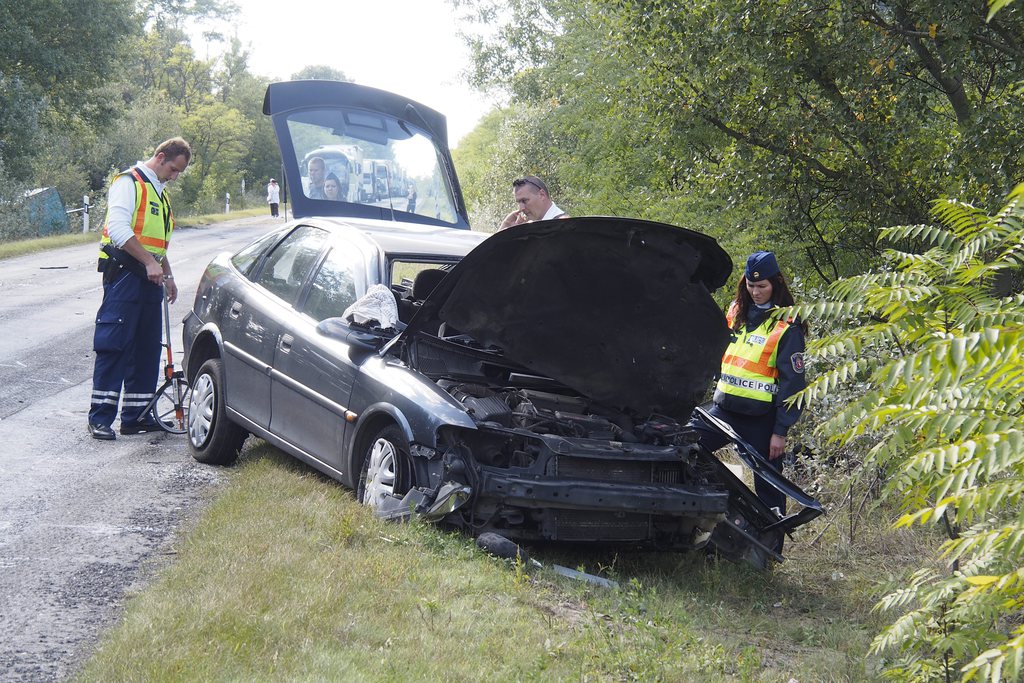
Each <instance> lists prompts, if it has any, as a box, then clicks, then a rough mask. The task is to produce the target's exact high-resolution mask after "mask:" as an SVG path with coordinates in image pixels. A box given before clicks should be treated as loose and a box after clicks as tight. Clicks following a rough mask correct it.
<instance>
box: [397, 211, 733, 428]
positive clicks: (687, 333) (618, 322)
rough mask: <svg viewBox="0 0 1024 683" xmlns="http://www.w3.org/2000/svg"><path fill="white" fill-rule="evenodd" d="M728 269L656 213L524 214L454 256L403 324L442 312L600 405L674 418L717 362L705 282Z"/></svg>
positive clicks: (715, 249) (702, 242)
mask: <svg viewBox="0 0 1024 683" xmlns="http://www.w3.org/2000/svg"><path fill="white" fill-rule="evenodd" d="M731 272H732V262H731V260H730V259H729V256H728V254H726V253H725V251H724V250H722V248H721V247H719V246H718V243H717V242H715V240H714V239H712V238H710V237H708V236H707V235H702V234H700V233H697V232H693V231H691V230H686V229H683V228H678V227H675V226H671V225H666V224H663V223H653V222H649V221H642V220H635V219H627V218H606V217H581V218H569V219H561V220H551V221H541V222H537V223H527V224H524V225H520V226H516V227H513V228H509V229H507V230H503V231H501V232H498V233H495V234H494V235H492V236H491V237H489V238H487V240H485V241H484V242H482V243H481V244H480V245H479V246H477V247H476V248H475V249H474V250H473V251H471V252H470V253H469V254H468V255H467V256H466V257H465V258H464V259H462V261H461V262H460V263H459V264H458V265H457V266H456V267H455V268H454V269H453V270H452V272H451V273H450V274H449V275H448V276H447V277H445V278H444V280H442V281H441V283H440V284H439V285H438V286H437V288H436V289H435V290H434V291H433V292H432V293H431V295H430V296H429V297H428V298H427V300H426V301H425V302H424V304H423V306H422V308H421V310H420V311H419V312H418V313H417V314H416V316H415V317H414V318H413V320H412V321H411V323H410V325H409V328H408V329H407V330H406V331H405V332H404V333H403V334H404V335H406V337H407V338H408V336H409V335H415V334H417V333H418V332H419V331H420V330H422V329H429V328H426V325H427V324H432V323H436V322H437V321H442V322H444V323H446V329H450V328H455V329H456V330H458V332H460V333H464V334H468V335H470V336H472V337H473V338H474V339H475V340H476V341H477V342H479V344H481V345H482V346H483V347H484V348H487V347H491V346H494V347H499V348H500V349H501V350H502V351H503V353H504V355H505V357H507V358H508V359H510V360H512V361H514V362H515V363H518V364H520V365H522V366H524V367H525V368H528V369H529V370H531V371H533V372H536V373H538V374H541V375H545V376H548V377H550V378H552V379H554V380H557V381H559V382H561V383H563V384H565V385H566V386H569V387H571V388H573V389H575V390H576V391H578V392H580V393H582V394H584V395H586V396H588V397H590V398H591V399H593V400H595V401H598V402H600V403H602V404H604V405H607V406H610V407H616V408H620V409H629V410H632V411H635V412H637V413H639V414H644V413H661V414H665V415H669V416H672V417H675V418H680V419H682V418H686V417H687V416H689V414H690V412H691V411H692V409H693V408H694V406H696V405H697V404H698V403H699V402H700V400H701V399H702V397H703V396H704V394H705V392H706V391H707V389H708V387H709V386H710V383H711V380H712V378H713V376H714V375H715V374H716V373H717V372H718V369H719V367H720V366H721V360H722V354H723V352H724V351H725V347H726V346H727V344H728V341H729V332H728V328H727V325H726V322H725V316H724V315H723V314H722V311H721V309H720V308H719V306H718V305H717V304H716V303H715V301H714V300H713V299H712V297H711V294H710V292H711V291H713V290H715V289H717V288H718V287H720V286H722V285H723V284H725V282H726V280H727V279H728V278H729V275H730V273H731Z"/></svg>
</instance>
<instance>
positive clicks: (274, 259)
mask: <svg viewBox="0 0 1024 683" xmlns="http://www.w3.org/2000/svg"><path fill="white" fill-rule="evenodd" d="M326 240H327V233H326V232H324V231H323V230H319V229H317V228H312V227H309V226H302V227H300V228H298V229H297V230H295V231H294V232H293V233H292V234H290V235H288V237H286V238H285V239H284V240H282V242H281V243H280V244H279V245H277V248H275V249H274V251H273V252H271V254H270V256H268V257H267V260H266V262H265V263H264V264H263V268H261V269H260V274H259V277H258V278H257V279H256V284H258V285H261V286H263V287H265V288H266V289H267V290H268V291H270V292H271V293H273V294H276V295H277V296H279V297H280V298H281V299H283V300H284V301H286V302H287V303H290V304H294V303H295V302H296V300H297V299H298V296H299V292H300V291H301V290H302V285H303V283H305V281H306V277H307V276H308V275H309V271H310V270H312V268H313V266H314V265H315V264H316V261H317V257H318V256H319V255H320V250H321V249H322V248H323V245H324V242H325V241H326Z"/></svg>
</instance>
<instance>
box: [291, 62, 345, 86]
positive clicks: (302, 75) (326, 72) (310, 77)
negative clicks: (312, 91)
mask: <svg viewBox="0 0 1024 683" xmlns="http://www.w3.org/2000/svg"><path fill="white" fill-rule="evenodd" d="M291 80H293V81H343V82H345V83H351V82H352V79H351V78H349V77H348V76H346V75H345V72H344V71H341V70H340V69H335V68H334V67H332V66H326V65H324V64H311V65H309V66H304V67H302V69H300V70H299V71H297V72H295V73H293V74H292V78H291Z"/></svg>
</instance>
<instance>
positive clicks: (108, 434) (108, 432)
mask: <svg viewBox="0 0 1024 683" xmlns="http://www.w3.org/2000/svg"><path fill="white" fill-rule="evenodd" d="M89 433H90V434H92V438H94V439H99V440H100V441H113V440H114V439H115V438H117V437H115V436H114V430H113V429H111V428H110V427H108V426H107V425H94V424H92V423H91V422H90V423H89Z"/></svg>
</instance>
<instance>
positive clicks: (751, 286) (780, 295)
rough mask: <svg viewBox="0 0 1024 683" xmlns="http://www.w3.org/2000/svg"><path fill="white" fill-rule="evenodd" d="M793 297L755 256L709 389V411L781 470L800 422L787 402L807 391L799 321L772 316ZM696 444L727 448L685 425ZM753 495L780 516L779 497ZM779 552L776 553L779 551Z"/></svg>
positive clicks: (771, 258)
mask: <svg viewBox="0 0 1024 683" xmlns="http://www.w3.org/2000/svg"><path fill="white" fill-rule="evenodd" d="M793 304H794V300H793V294H792V293H791V292H790V291H789V286H788V285H787V284H786V279H785V277H783V275H782V271H781V270H779V264H778V262H777V261H776V259H775V254H773V253H772V252H770V251H758V252H755V253H753V254H751V255H750V256H749V257H748V258H747V266H746V269H745V270H744V272H743V275H742V276H741V277H740V279H739V282H738V283H737V286H736V298H735V300H734V301H733V302H732V304H731V305H730V306H729V312H728V313H727V314H726V316H725V317H726V322H727V323H728V324H729V328H730V329H731V331H732V342H731V343H730V344H729V346H728V347H727V348H726V350H725V355H724V356H723V357H722V371H721V374H720V375H719V380H718V384H717V385H716V387H715V396H714V405H713V406H712V407H711V409H710V410H709V411H708V412H710V413H711V414H712V415H713V416H715V417H717V418H718V419H720V420H722V421H724V422H727V423H728V424H729V425H730V426H731V427H732V428H733V429H734V430H736V433H737V434H739V435H740V436H741V437H743V439H744V440H745V441H747V443H749V444H750V445H751V446H753V447H754V448H756V449H757V450H758V452H759V453H760V454H761V455H763V456H766V457H767V458H768V463H769V464H770V465H771V466H772V467H773V468H775V470H776V471H778V472H782V464H783V455H785V452H786V436H787V434H788V432H789V428H790V427H792V426H793V425H794V424H795V423H796V421H797V420H798V419H799V418H800V412H801V410H800V408H798V407H797V406H790V405H787V404H786V400H787V399H789V398H790V397H791V396H793V395H795V394H796V393H798V392H800V391H802V390H803V389H804V387H805V386H806V385H807V384H806V380H805V378H804V336H805V334H806V331H807V327H806V324H805V323H801V322H800V321H799V320H788V319H779V318H778V317H777V316H775V315H773V314H772V311H773V310H774V309H775V308H777V307H779V306H792V305H793ZM690 426H691V427H694V428H695V429H697V430H698V432H699V433H700V440H701V443H702V444H703V445H704V446H705V447H706V448H708V449H709V450H711V451H716V450H718V449H719V448H721V447H722V446H724V445H725V443H726V438H725V436H724V435H722V434H721V433H720V432H718V431H717V430H713V429H711V428H710V427H708V426H707V425H705V424H704V423H703V422H702V421H701V420H700V419H699V418H696V417H695V418H694V419H693V420H692V421H691V422H690ZM754 490H755V491H756V493H757V495H758V497H759V498H760V499H761V500H762V501H764V503H765V504H766V505H767V506H768V507H775V508H778V510H779V512H780V513H782V514H784V513H785V512H786V496H785V494H783V493H782V492H781V491H779V490H778V489H776V488H775V487H774V486H772V485H770V484H768V483H767V482H765V481H764V480H762V479H761V478H760V477H756V479H755V482H754ZM781 549H782V548H781V547H779V548H778V550H780V551H781Z"/></svg>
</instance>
